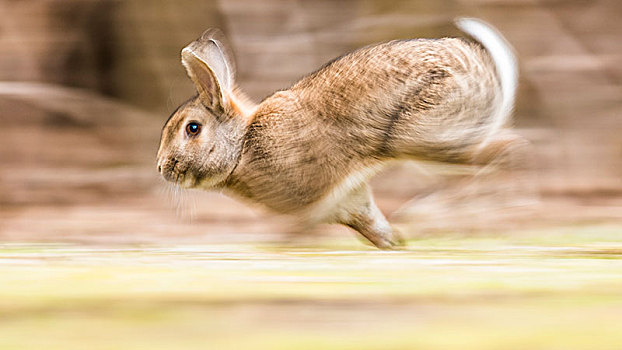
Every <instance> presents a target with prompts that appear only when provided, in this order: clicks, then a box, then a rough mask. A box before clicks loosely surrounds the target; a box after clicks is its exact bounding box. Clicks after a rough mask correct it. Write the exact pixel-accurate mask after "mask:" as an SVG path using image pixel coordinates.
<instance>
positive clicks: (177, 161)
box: [157, 18, 517, 248]
mask: <svg viewBox="0 0 622 350" xmlns="http://www.w3.org/2000/svg"><path fill="white" fill-rule="evenodd" d="M456 24H457V25H458V27H459V28H461V29H462V30H463V31H464V32H466V33H467V34H469V35H470V36H471V37H472V38H473V39H475V41H474V40H469V39H464V38H442V39H413V40H394V41H390V42H386V43H381V44H376V45H371V46H368V47H364V48H361V49H358V50H356V51H354V52H352V53H349V54H346V55H344V56H342V57H339V58H337V59H335V60H333V61H331V62H329V63H327V64H325V65H324V66H323V67H321V68H320V69H318V70H317V71H315V72H314V73H311V74H309V75H307V76H305V77H304V78H302V79H301V80H300V81H298V82H297V83H296V84H294V85H293V86H292V87H290V88H289V89H285V90H281V91H277V92H275V93H274V94H273V95H271V96H269V97H267V98H266V99H264V100H263V101H262V102H261V103H259V104H253V103H252V102H250V100H249V99H247V98H246V97H245V96H244V94H243V93H242V92H241V91H240V90H239V89H238V88H237V87H236V86H235V66H234V62H233V60H232V59H231V57H232V55H231V52H230V51H229V46H228V45H227V43H226V40H225V38H224V36H223V35H222V33H220V32H219V31H217V30H208V31H206V32H205V33H204V34H203V35H202V36H201V37H200V38H199V39H197V40H196V41H194V42H192V43H191V44H189V45H188V46H187V47H185V48H184V49H183V50H182V55H181V56H182V63H183V65H184V67H185V68H186V70H187V72H188V75H189V77H190V78H191V80H192V81H193V82H194V84H195V85H196V88H197V91H198V95H197V96H195V97H193V98H191V99H190V100H188V101H187V102H185V103H184V104H182V105H181V106H180V107H179V108H178V109H177V110H176V111H175V112H174V113H173V114H172V115H171V117H170V118H169V120H168V121H167V122H166V124H165V126H164V128H163V131H162V136H161V140H160V148H159V151H158V155H157V158H158V169H159V171H160V173H161V174H162V175H163V176H164V178H165V179H167V180H168V181H172V182H174V183H177V184H179V185H181V186H183V187H189V188H201V189H223V190H226V191H227V192H229V193H231V194H233V195H234V196H237V197H242V198H245V199H247V200H250V201H252V202H255V203H260V204H262V205H263V206H265V207H268V208H269V209H272V210H274V211H276V212H278V213H284V214H292V215H296V216H297V217H298V218H300V219H301V220H302V221H303V222H304V223H306V224H316V223H338V224H343V225H346V226H349V227H351V228H353V229H354V230H356V231H358V232H359V233H361V234H362V235H363V236H364V237H365V238H367V239H368V240H369V241H370V242H371V243H373V244H374V245H375V246H377V247H379V248H392V247H394V246H396V245H397V244H399V241H400V239H399V238H398V236H397V235H396V233H395V232H394V230H393V229H392V228H391V226H390V225H389V223H388V222H387V220H386V219H385V217H384V215H383V214H382V213H381V212H380V210H379V209H378V207H377V206H376V204H375V203H374V200H373V198H372V195H371V191H370V188H369V186H368V185H367V181H368V180H369V179H370V177H372V176H373V175H374V174H376V173H377V172H378V171H379V170H380V169H381V168H382V166H383V165H385V164H386V163H387V162H389V161H392V160H401V159H415V160H431V161H440V162H449V163H459V164H485V163H487V162H489V161H490V160H491V159H492V158H494V157H495V156H496V155H498V154H499V153H502V151H503V150H504V149H505V148H506V147H507V144H508V143H509V142H511V140H513V138H512V137H510V138H508V137H507V132H506V131H505V130H507V124H508V121H509V119H510V115H511V112H512V107H513V103H514V95H515V90H516V84H517V68H516V67H517V64H516V60H515V58H514V55H513V51H512V49H511V47H510V46H509V45H508V44H507V42H506V41H505V39H504V38H503V37H502V36H501V34H499V32H498V31H496V30H495V29H494V28H493V27H492V26H490V25H488V24H487V23H485V22H483V21H481V20H477V19H466V18H465V19H459V20H458V21H457V22H456ZM190 123H194V124H196V125H198V127H199V128H200V132H199V133H198V134H196V135H194V134H191V133H189V131H188V127H189V124H190ZM500 135H503V136H500ZM508 140H510V141H508Z"/></svg>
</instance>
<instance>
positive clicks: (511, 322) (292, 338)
mask: <svg viewBox="0 0 622 350" xmlns="http://www.w3.org/2000/svg"><path fill="white" fill-rule="evenodd" d="M620 229H621V227H620V226H616V225H589V224H586V225H583V226H575V227H563V228H557V229H554V230H553V229H547V230H527V231H522V232H513V233H511V234H498V233H496V234H489V235H487V234H480V235H478V236H476V237H465V236H457V235H448V234H445V235H438V236H436V237H428V238H421V239H417V240H411V241H409V242H408V246H407V247H405V248H404V249H403V250H399V251H378V250H375V249H373V248H371V247H369V248H367V247H365V246H363V245H360V244H358V242H356V241H351V240H349V239H337V238H334V237H328V238H326V237H325V238H323V239H320V240H319V241H318V242H316V243H315V244H314V245H312V246H302V245H299V246H297V247H284V246H283V245H281V244H276V243H269V242H265V243H253V242H252V241H246V242H227V240H226V239H223V241H222V242H220V243H219V242H212V243H211V244H202V245H201V244H191V245H189V244H182V245H179V244H166V245H154V244H146V245H145V244H143V245H136V244H134V245H127V244H126V245H111V246H102V245H80V244H33V243H27V244H23V243H21V244H20V243H7V244H3V245H1V246H0V263H1V265H0V285H2V286H3V287H2V288H1V289H0V300H1V301H0V315H2V322H1V323H0V349H23V350H28V349H41V348H46V349H52V350H53V349H63V350H71V349H84V347H85V344H88V348H89V349H142V348H149V349H449V348H460V349H620V348H621V347H622V332H620V330H621V329H622V317H621V316H620V315H622V237H621V236H620V235H619V232H620ZM346 238H347V237H346Z"/></svg>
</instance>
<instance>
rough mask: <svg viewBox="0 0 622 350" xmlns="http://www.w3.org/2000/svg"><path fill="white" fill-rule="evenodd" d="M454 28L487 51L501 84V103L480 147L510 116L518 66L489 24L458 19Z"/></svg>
mask: <svg viewBox="0 0 622 350" xmlns="http://www.w3.org/2000/svg"><path fill="white" fill-rule="evenodd" d="M455 23H456V26H457V27H458V28H459V29H460V30H462V31H463V32H465V33H466V34H468V35H470V36H471V37H473V38H474V39H475V40H477V41H479V42H480V43H481V44H482V45H483V46H484V47H485V48H486V50H487V51H488V53H489V54H490V56H491V57H492V60H493V61H494V63H495V67H496V69H497V74H498V76H499V80H500V82H501V93H502V96H503V99H502V102H501V104H500V106H499V108H497V110H496V111H495V115H494V116H493V124H492V125H491V129H490V131H489V133H488V137H486V139H485V140H484V142H483V143H482V145H481V146H480V147H483V146H485V145H486V143H487V142H488V140H489V138H490V136H491V135H492V134H494V133H495V132H496V131H498V130H499V129H500V128H502V127H503V126H504V125H505V124H506V122H507V120H508V119H509V118H510V115H511V114H512V109H513V108H514V97H515V95H516V87H517V85H518V64H517V61H516V56H515V55H514V50H513V49H512V46H511V45H510V44H509V43H508V42H507V40H505V38H504V37H503V35H501V33H499V31H498V30H496V29H495V28H494V27H493V26H491V25H490V24H488V23H486V22H484V21H482V20H480V19H476V18H458V19H456V20H455Z"/></svg>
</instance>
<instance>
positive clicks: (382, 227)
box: [337, 184, 403, 249]
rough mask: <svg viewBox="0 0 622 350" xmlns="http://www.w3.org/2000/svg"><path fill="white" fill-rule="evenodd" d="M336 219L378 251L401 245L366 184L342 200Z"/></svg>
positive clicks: (401, 242) (399, 239)
mask: <svg viewBox="0 0 622 350" xmlns="http://www.w3.org/2000/svg"><path fill="white" fill-rule="evenodd" d="M337 217H338V219H337V222H338V223H340V224H343V225H346V226H348V227H350V228H352V229H354V230H355V231H357V232H359V233H360V234H361V235H363V236H364V237H365V238H367V240H369V241H370V242H371V243H372V244H373V245H375V246H376V247H378V248H380V249H394V248H396V247H398V246H400V245H403V241H402V239H401V238H400V237H399V236H398V235H397V234H396V233H395V231H394V230H393V228H392V227H391V225H389V222H388V221H387V219H386V218H385V217H384V215H383V214H382V212H381V211H380V209H378V206H376V203H375V202H374V199H373V197H372V194H371V191H370V189H369V187H368V186H367V185H366V184H365V185H362V186H360V187H359V188H357V189H355V190H353V191H352V192H351V193H350V194H349V195H348V196H347V197H346V198H344V200H343V202H342V203H341V205H340V207H339V212H338V214H337Z"/></svg>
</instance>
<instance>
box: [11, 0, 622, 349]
mask: <svg viewBox="0 0 622 350" xmlns="http://www.w3.org/2000/svg"><path fill="white" fill-rule="evenodd" d="M456 16H473V17H479V18H482V19H485V20H487V21H488V22H490V23H492V24H493V25H494V26H496V27H497V28H498V29H499V30H500V31H501V32H502V33H503V34H504V35H505V36H506V38H507V39H508V40H509V42H510V43H512V45H513V46H514V48H515V49H516V52H517V54H518V57H519V60H520V71H521V74H520V87H519V92H518V98H517V105H516V108H515V126H516V129H517V132H518V133H520V134H521V135H523V136H524V137H525V138H527V139H528V140H529V141H530V142H531V146H530V147H531V148H530V150H529V153H528V155H529V156H528V159H527V160H528V161H529V162H530V163H531V164H532V166H533V169H532V170H531V171H530V172H529V173H527V174H520V176H519V177H518V178H512V177H504V176H496V175H495V174H486V173H484V174H480V175H478V176H476V177H473V176H472V175H473V174H472V173H473V172H472V171H466V172H465V171H464V169H457V168H451V167H449V168H440V169H439V168H434V167H432V166H430V165H429V164H415V163H402V164H399V165H394V166H392V167H390V168H388V169H387V170H386V171H384V172H383V173H381V174H380V175H379V176H377V177H376V178H375V179H374V180H373V182H372V186H373V189H374V192H375V196H376V199H377V202H378V204H379V206H380V207H381V209H382V210H383V211H384V212H385V213H386V214H387V215H388V216H389V220H390V221H391V222H392V223H394V224H396V225H398V228H400V229H401V232H402V234H403V235H404V236H406V238H409V239H410V240H409V245H408V247H407V248H405V249H404V250H402V251H378V250H375V249H373V248H371V247H368V246H366V245H364V244H361V243H360V242H359V241H358V240H357V239H356V238H355V237H357V236H356V235H355V234H354V233H353V232H351V231H350V230H348V229H347V228H344V227H338V226H335V225H333V226H323V227H319V228H318V229H316V230H315V232H313V233H310V234H308V235H305V236H299V237H293V236H291V235H288V232H290V230H291V227H292V226H291V224H292V222H291V221H292V220H291V219H290V218H284V217H277V216H274V215H272V214H270V213H266V212H264V211H263V210H261V209H260V208H255V207H254V206H252V205H248V204H246V203H241V202H238V201H236V200H233V199H230V198H228V197H226V196H224V195H222V194H220V193H208V192H193V191H184V192H180V191H178V190H176V189H175V188H173V187H171V186H170V185H168V184H166V183H165V181H164V180H162V179H161V178H160V176H159V174H158V173H157V171H156V166H155V155H156V151H157V147H158V142H159V137H160V131H161V128H162V126H163V124H164V122H165V121H166V119H167V118H168V116H169V115H170V113H171V112H172V111H173V110H174V109H175V107H177V105H178V104H180V103H181V102H183V101H185V100H186V99H187V98H188V97H189V96H191V95H193V94H194V87H193V86H192V84H191V83H190V80H189V79H187V77H186V75H185V71H184V69H183V68H182V66H181V64H180V58H179V56H180V50H181V49H182V48H183V47H184V46H185V45H186V44H188V43H189V42H191V41H193V40H194V39H195V38H197V37H198V36H199V35H200V34H201V33H202V32H203V31H204V30H205V29H207V28H209V27H219V28H221V29H222V30H223V31H224V32H225V34H226V35H227V36H228V38H229V39H230V42H231V44H232V46H233V51H234V53H235V55H236V58H237V67H238V70H237V72H238V84H239V86H240V87H241V88H242V89H243V90H245V91H246V92H247V93H248V94H249V95H250V96H251V97H252V98H253V99H255V101H260V100H261V99H263V98H264V97H266V96H268V95H270V94H271V93H272V92H273V91H275V90H277V89H282V88H287V87H288V86H289V85H291V84H292V83H294V82H295V81H297V80H298V79H299V78H300V77H301V76H303V75H304V74H307V73H309V72H311V71H313V70H315V69H317V68H318V67H320V66H321V65H322V64H324V63H325V62H327V61H328V60H330V59H332V58H334V57H336V56H339V55H342V54H344V53H346V52H348V51H351V50H353V49H356V48H358V47H361V46H364V45H368V44H371V43H375V42H379V41H386V40H391V39H396V38H415V37H444V36H460V35H461V34H460V33H459V32H458V31H457V30H456V29H455V28H454V27H453V25H452V20H453V18H454V17H456ZM620 18H622V1H620V0H429V1H426V0H403V1H395V0H333V1H329V0H314V1H310V0H309V1H303V0H297V1H296V0H262V1H256V0H221V1H208V0H205V1H190V0H177V1H164V0H149V1H147V0H132V1H119V0H0V350H2V349H11V350H12V349H22V350H30V349H32V350H39V349H51V350H55V349H58V350H61V349H62V350H73V349H75V350H82V349H84V348H89V349H96V350H97V349H101V350H104V349H121V350H122V349H128V350H130V349H132V350H133V349H154V350H158V349H232V350H233V349H235V350H238V349H253V350H257V349H259V350H261V349H266V350H268V349H269V350H275V349H277V350H278V349H283V350H284V349H301V350H305V349H306V350H316V349H326V350H330V349H334V350H342V349H357V350H387V349H443V350H445V349H488V350H493V349H494V350H499V349H508V350H516V349H565V350H566V349H590V350H593V349H607V350H612V349H622V332H620V330H621V329H622V318H621V315H622V181H621V179H622V65H621V64H620V63H621V62H622V40H620V37H621V36H622V21H621V20H620ZM516 179H518V181H515V180H516Z"/></svg>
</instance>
